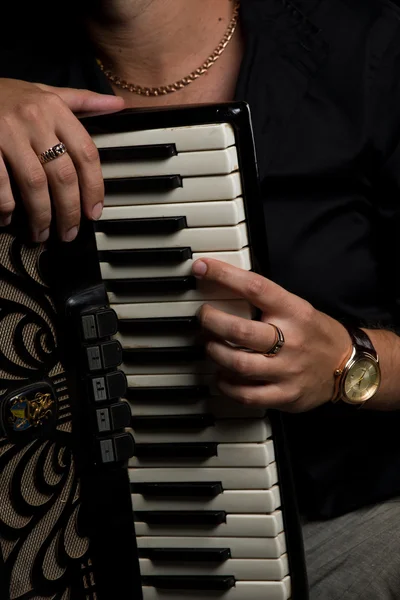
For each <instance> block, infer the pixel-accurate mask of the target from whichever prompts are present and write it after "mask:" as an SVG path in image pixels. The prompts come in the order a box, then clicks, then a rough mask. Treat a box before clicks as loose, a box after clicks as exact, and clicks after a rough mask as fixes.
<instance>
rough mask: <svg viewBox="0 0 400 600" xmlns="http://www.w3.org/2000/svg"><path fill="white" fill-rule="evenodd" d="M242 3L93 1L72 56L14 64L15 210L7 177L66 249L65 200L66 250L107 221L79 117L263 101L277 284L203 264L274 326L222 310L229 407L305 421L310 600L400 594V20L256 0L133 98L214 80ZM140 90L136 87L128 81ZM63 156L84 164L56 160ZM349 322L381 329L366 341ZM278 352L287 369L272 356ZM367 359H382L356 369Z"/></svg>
mask: <svg viewBox="0 0 400 600" xmlns="http://www.w3.org/2000/svg"><path fill="white" fill-rule="evenodd" d="M235 6H236V5H235V3H234V2H231V1H230V0H218V1H216V0H196V1H195V0H193V1H192V2H190V3H189V2H188V1H187V0H104V1H103V2H102V1H100V0H99V1H97V2H96V1H94V0H93V1H91V2H88V3H86V14H85V17H84V18H83V17H82V20H81V22H80V23H79V24H76V26H77V31H78V33H77V35H76V37H74V38H73V39H71V33H70V37H69V38H68V37H64V38H63V43H62V44H61V47H58V46H56V48H55V49H53V50H52V51H51V52H47V53H43V52H38V55H37V56H35V54H34V60H32V61H31V63H30V64H29V65H26V62H25V61H23V60H21V61H18V60H17V59H16V58H15V57H14V59H10V58H8V59H6V54H3V58H4V65H2V66H1V70H0V74H2V75H3V76H4V77H8V78H11V79H8V80H3V82H2V84H1V85H0V150H1V155H2V157H3V163H2V164H0V181H1V185H0V211H1V214H2V219H3V223H4V224H6V223H7V222H8V221H9V220H10V218H12V211H13V207H14V200H13V197H12V192H11V188H10V186H9V180H8V175H7V168H8V169H11V170H12V171H13V174H14V177H15V179H16V181H17V183H18V185H19V187H20V189H21V193H22V196H23V200H24V203H25V205H26V207H27V209H28V211H29V213H30V215H31V223H32V233H33V237H34V239H35V240H36V241H44V240H45V239H47V236H48V228H49V224H50V219H51V218H52V215H51V206H50V195H49V189H50V192H51V194H52V196H53V199H54V206H55V213H56V214H55V218H56V220H57V224H58V229H59V233H60V236H61V237H62V238H63V239H64V240H65V241H71V240H72V239H74V237H75V236H76V233H77V231H78V229H77V228H78V226H79V219H80V202H82V207H83V208H82V209H83V211H84V212H85V214H86V215H87V216H88V217H90V218H94V219H96V218H99V216H100V214H101V208H102V202H103V196H102V195H103V188H102V182H101V173H100V167H99V164H98V158H97V153H96V151H95V148H94V146H93V144H92V142H91V140H90V139H89V138H88V136H87V134H86V133H85V131H84V130H83V128H82V127H81V126H80V124H79V123H78V121H77V120H76V118H75V117H74V116H73V114H72V112H85V113H88V112H96V111H108V110H118V109H120V108H122V106H125V107H128V106H132V107H139V106H140V107H143V106H164V105H171V104H192V103H198V102H221V101H228V100H232V99H241V100H247V101H248V102H249V104H250V108H251V111H252V115H253V121H254V130H255V140H256V148H257V153H258V159H259V170H260V178H261V184H262V191H263V197H264V203H265V218H266V226H267V233H268V246H269V250H270V259H271V274H270V276H271V279H270V280H268V279H264V278H261V277H259V276H257V275H255V274H252V273H247V272H244V271H241V270H239V269H236V268H233V267H229V266H226V265H224V264H222V263H218V262H216V261H211V260H207V261H200V262H198V263H196V264H195V265H194V273H195V274H196V276H198V277H204V278H207V279H208V280H210V281H214V282H217V283H219V284H220V285H223V286H226V287H228V288H230V289H232V290H233V291H235V292H239V293H241V294H242V295H243V296H244V297H245V298H247V299H248V300H250V301H251V302H252V303H253V304H255V305H256V306H257V307H258V308H260V309H261V311H262V313H263V317H262V319H261V321H260V322H257V323H256V322H244V321H242V320H241V319H239V318H236V317H231V316H228V315H225V314H223V313H221V312H220V311H217V310H216V309H214V308H211V307H208V306H205V307H204V308H203V310H202V312H201V315H200V319H201V323H202V325H203V327H204V329H205V331H206V332H207V333H209V334H210V335H211V337H212V338H213V341H211V342H210V343H209V344H208V346H207V349H208V352H209V354H210V356H211V357H212V358H213V359H214V360H215V361H216V363H217V364H218V365H219V366H220V367H221V375H220V378H219V386H220V389H221V390H222V391H223V393H224V394H226V395H228V396H230V397H232V398H233V399H235V400H239V401H241V402H245V403H248V404H260V405H263V406H266V407H270V408H278V409H280V410H282V411H284V412H285V413H288V414H287V415H286V416H287V418H286V421H287V428H288V440H289V443H290V446H291V449H292V453H293V464H294V468H295V476H296V480H297V491H298V497H299V501H300V506H301V511H302V513H303V515H304V519H305V524H304V535H305V544H306V553H307V563H308V570H309V578H310V588H311V599H312V600H316V599H321V600H329V599H332V600H334V599H339V598H340V599H341V600H353V599H357V598H363V599H364V600H365V599H367V600H369V599H370V600H379V599H382V600H386V599H389V598H400V575H399V573H400V569H399V568H398V560H397V555H398V553H399V543H400V542H399V541H398V540H399V539H400V538H399V535H398V533H399V531H398V528H399V525H398V523H399V518H398V517H399V512H400V511H399V509H398V502H397V497H398V495H399V493H400V476H399V472H400V471H399V467H400V450H399V448H398V444H397V435H398V427H399V423H400V420H399V414H398V412H397V411H398V408H399V407H400V369H399V368H398V365H399V364H400V340H399V338H398V336H397V334H396V331H398V330H399V314H398V300H399V297H398V294H399V290H398V284H397V278H398V275H397V273H396V262H395V259H396V257H397V237H398V236H397V234H396V229H395V225H396V222H397V218H398V202H399V197H400V189H399V177H400V175H399V174H400V152H399V150H398V142H399V131H400V85H399V81H400V78H399V77H398V64H400V63H399V59H400V35H399V34H400V29H399V23H400V12H399V10H398V9H397V8H396V7H395V6H394V5H392V4H391V3H390V2H385V1H383V0H370V1H366V0H364V2H362V3H361V2H358V0H347V1H345V0H295V1H294V2H289V1H288V0H243V2H242V6H241V12H240V18H239V20H238V21H237V23H236V27H235V32H234V34H233V35H232V37H231V38H230V40H229V42H228V44H227V45H226V46H225V48H224V51H223V52H222V54H221V55H220V56H219V58H218V60H217V61H216V62H215V64H213V66H211V67H210V68H207V69H206V70H205V71H204V74H201V75H200V76H199V77H197V78H196V79H195V80H194V81H193V82H192V83H190V84H189V85H185V86H184V87H182V88H181V89H178V90H177V91H171V92H169V93H167V94H165V95H163V94H160V95H145V94H140V95H139V94H137V93H136V92H135V91H129V87H131V89H132V90H134V89H136V90H137V89H138V87H140V88H151V89H152V92H153V91H154V89H157V88H160V87H162V86H166V85H168V84H173V83H174V82H176V81H178V80H180V79H182V78H185V77H188V76H189V74H191V73H193V72H195V71H196V69H197V68H198V67H199V66H200V65H202V64H203V62H206V61H207V57H209V56H211V55H212V53H213V51H214V49H215V48H216V47H217V46H218V44H219V42H220V41H221V40H222V39H223V38H224V35H226V32H227V31H228V27H229V25H230V24H231V23H232V19H233V18H234V11H235ZM70 31H71V30H70ZM78 34H79V35H78ZM39 37H40V36H38V33H37V32H36V40H35V41H36V42H37V41H38V38H39ZM33 47H34V46H33ZM31 48H32V46H31ZM39 50H41V48H39ZM107 73H108V75H107ZM15 79H20V80H23V81H18V82H16V81H15ZM122 79H123V80H126V81H127V82H128V84H132V85H131V86H129V85H127V87H125V88H121V86H120V83H119V82H120V80H122ZM28 81H31V82H32V81H33V82H40V83H41V84H47V85H49V86H58V87H57V88H56V89H54V88H46V87H43V86H34V85H31V84H29V83H27V82H28ZM65 88H87V89H91V90H93V91H94V92H100V93H108V94H110V93H113V94H116V95H117V96H118V98H115V97H109V96H107V97H99V96H96V95H94V94H90V93H88V92H85V91H76V90H74V89H65ZM121 98H122V100H121ZM71 111H72V112H71ZM59 143H62V144H64V145H65V148H66V149H67V152H64V151H63V152H62V153H61V155H60V156H58V158H57V159H56V160H51V161H50V162H48V163H47V164H44V165H42V164H41V163H40V160H39V157H40V155H42V154H43V153H45V152H46V150H47V149H48V148H51V147H53V146H55V145H57V144H59ZM53 218H54V215H53ZM344 325H346V327H345V326H344ZM348 325H351V326H352V327H358V328H360V327H362V330H361V331H360V329H358V330H357V331H356V333H355V337H354V334H353V332H352V330H351V329H349V328H348ZM277 328H278V329H277ZM277 332H278V337H277ZM279 332H282V333H283V335H284V339H285V342H284V344H283V345H282V344H281V346H282V347H281V348H279V347H277V345H276V343H277V340H278V341H279ZM366 336H367V337H366ZM227 342H233V343H235V344H238V345H239V346H244V347H246V348H248V349H250V350H252V351H253V352H244V351H242V350H237V349H234V348H232V346H231V345H230V344H229V343H227ZM360 347H361V349H360ZM271 349H276V350H277V354H276V356H274V357H266V356H264V354H266V353H269V352H270V351H271ZM353 349H354V351H356V352H359V353H360V355H361V358H360V360H362V361H363V362H361V363H359V364H358V367H357V369H356V370H354V369H352V368H350V366H351V365H350V363H349V359H350V353H351V351H352V350H353ZM367 355H368V356H367ZM377 356H378V357H379V363H378V362H377V359H376V357H377ZM332 400H335V401H337V402H332ZM360 406H362V409H361V410H358V407H360ZM327 518H328V519H329V520H328V521H323V519H327Z"/></svg>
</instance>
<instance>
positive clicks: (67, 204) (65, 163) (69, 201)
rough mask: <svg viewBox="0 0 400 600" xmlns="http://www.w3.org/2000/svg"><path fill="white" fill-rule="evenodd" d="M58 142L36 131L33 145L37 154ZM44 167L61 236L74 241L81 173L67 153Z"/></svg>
mask: <svg viewBox="0 0 400 600" xmlns="http://www.w3.org/2000/svg"><path fill="white" fill-rule="evenodd" d="M59 143H60V140H58V139H57V138H56V137H55V136H54V135H50V136H49V135H48V134H47V135H46V134H45V132H44V131H41V132H36V135H35V137H34V138H33V140H32V148H33V150H34V151H35V152H36V154H37V155H38V154H40V153H41V152H44V151H46V150H47V149H48V148H52V147H53V146H55V145H56V144H59ZM38 160H39V159H38ZM39 164H40V163H39ZM41 166H42V168H43V170H44V171H45V174H46V176H47V181H48V185H49V188H50V190H51V197H52V200H53V206H54V210H55V212H56V222H57V230H58V233H59V236H60V238H61V239H62V240H63V241H64V242H72V240H74V239H75V238H76V236H77V234H78V229H79V221H80V212H81V211H80V193H79V185H78V175H77V173H76V169H75V166H74V163H73V162H72V160H71V157H70V156H69V155H68V152H67V153H65V154H63V155H61V156H59V157H57V158H55V159H54V160H51V161H50V162H48V163H46V164H44V165H41Z"/></svg>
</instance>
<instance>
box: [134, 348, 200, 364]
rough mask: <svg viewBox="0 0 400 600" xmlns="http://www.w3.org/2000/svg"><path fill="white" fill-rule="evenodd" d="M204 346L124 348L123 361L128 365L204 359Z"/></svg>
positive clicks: (174, 362)
mask: <svg viewBox="0 0 400 600" xmlns="http://www.w3.org/2000/svg"><path fill="white" fill-rule="evenodd" d="M204 356H205V351H204V347H203V346H182V347H178V348H124V349H123V362H124V363H125V364H126V365H131V364H134V365H154V364H160V363H161V364H165V363H169V364H170V363H173V364H176V363H187V362H192V361H194V360H202V359H204Z"/></svg>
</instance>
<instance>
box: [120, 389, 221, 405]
mask: <svg viewBox="0 0 400 600" xmlns="http://www.w3.org/2000/svg"><path fill="white" fill-rule="evenodd" d="M209 396H210V388H209V387H208V386H207V385H179V386H169V387H161V386H159V387H130V388H128V390H127V392H126V394H125V398H126V399H127V400H131V401H132V402H135V401H142V400H155V401H156V402H168V403H169V402H179V401H183V402H188V401H190V400H192V401H194V402H196V401H197V400H199V399H200V398H207V397H209Z"/></svg>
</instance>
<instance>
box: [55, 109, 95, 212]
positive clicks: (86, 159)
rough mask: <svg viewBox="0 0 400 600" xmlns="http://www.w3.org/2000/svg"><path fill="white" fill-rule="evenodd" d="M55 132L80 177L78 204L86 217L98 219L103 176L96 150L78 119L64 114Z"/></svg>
mask: <svg viewBox="0 0 400 600" xmlns="http://www.w3.org/2000/svg"><path fill="white" fill-rule="evenodd" d="M61 123H63V125H62V127H58V128H57V129H56V134H57V135H58V137H59V138H60V139H62V141H63V143H64V144H65V146H66V148H67V149H68V153H69V156H70V157H71V159H72V161H73V163H74V165H75V169H76V172H77V174H78V179H79V187H80V197H81V205H82V210H83V212H84V214H85V215H86V216H87V218H88V219H95V220H97V219H99V218H100V217H101V213H102V210H103V205H104V180H103V173H102V169H101V164H100V158H99V152H98V150H97V147H96V145H95V143H94V142H93V140H92V138H91V137H90V135H89V134H88V132H87V131H86V129H85V128H84V127H83V125H81V123H79V121H78V120H77V119H70V118H69V115H68V114H66V115H65V119H64V120H61Z"/></svg>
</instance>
